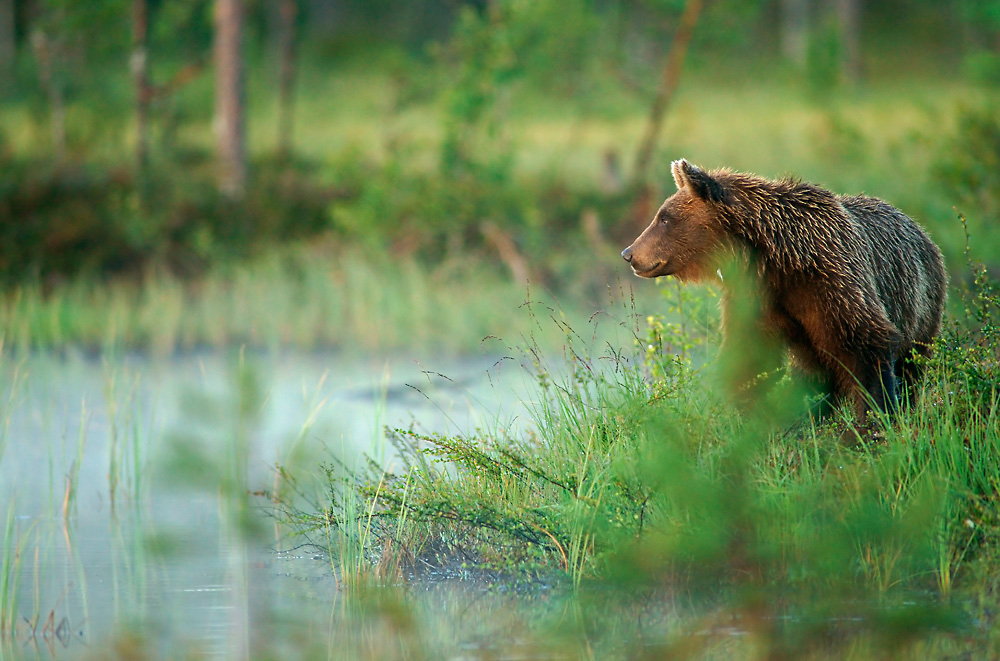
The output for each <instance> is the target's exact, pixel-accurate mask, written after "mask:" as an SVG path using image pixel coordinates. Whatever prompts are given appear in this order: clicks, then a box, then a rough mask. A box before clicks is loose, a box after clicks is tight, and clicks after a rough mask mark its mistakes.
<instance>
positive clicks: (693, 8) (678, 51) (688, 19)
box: [632, 0, 703, 185]
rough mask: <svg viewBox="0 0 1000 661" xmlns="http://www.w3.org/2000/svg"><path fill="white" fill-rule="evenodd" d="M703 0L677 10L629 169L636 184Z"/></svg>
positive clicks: (647, 161) (641, 179)
mask: <svg viewBox="0 0 1000 661" xmlns="http://www.w3.org/2000/svg"><path fill="white" fill-rule="evenodd" d="M702 4H703V0H687V2H686V3H685V5H684V13H682V14H681V19H680V23H679V24H678V25H677V32H676V33H675V34H674V41H673V43H672V44H670V52H669V53H668V54H667V60H666V62H665V63H664V65H663V75H662V77H661V78H660V87H659V89H658V90H657V92H656V98H655V99H654V100H653V107H652V109H651V110H650V113H649V123H648V124H647V125H646V133H645V136H644V137H643V140H642V142H640V143H639V152H638V154H637V155H636V159H635V171H634V172H633V173H632V181H633V182H634V183H635V184H637V185H644V184H645V183H646V175H647V172H648V170H649V164H650V161H651V160H652V158H653V149H654V148H655V147H656V139H657V138H658V137H659V135H660V128H661V127H662V126H663V117H664V115H665V114H666V111H667V108H668V107H669V105H670V101H671V100H672V99H673V96H674V92H676V91H677V85H678V83H680V79H681V70H682V69H683V67H684V58H685V57H686V56H687V51H688V46H689V45H690V43H691V35H692V34H693V33H694V26H695V25H696V24H697V23H698V16H699V15H700V14H701V7H702Z"/></svg>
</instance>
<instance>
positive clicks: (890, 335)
mask: <svg viewBox="0 0 1000 661" xmlns="http://www.w3.org/2000/svg"><path fill="white" fill-rule="evenodd" d="M671 171H672V173H673V177H674V182H675V183H676V185H677V192H676V193H675V194H674V195H672V196H671V197H669V198H667V200H666V201H665V202H664V203H663V205H662V206H661V207H660V208H659V210H658V211H657V212H656V214H655V215H654V217H653V220H652V222H651V223H650V224H649V226H648V227H647V228H646V229H645V230H644V231H643V232H642V234H640V235H639V237H638V238H637V239H635V241H633V242H632V244H631V245H630V246H629V247H627V248H625V250H623V251H622V253H621V254H622V257H623V258H624V259H625V261H627V262H628V263H629V265H630V266H631V267H632V271H633V272H634V273H635V275H637V276H639V277H642V278H657V277H661V276H673V277H675V278H678V279H679V280H681V281H685V282H697V281H706V280H713V281H718V280H719V279H721V287H722V293H723V296H722V331H723V346H724V347H725V346H727V344H729V343H730V342H733V341H734V340H733V339H730V338H731V337H732V335H733V332H734V330H733V328H731V326H733V325H734V324H733V321H732V317H733V312H734V306H736V305H737V304H738V303H740V301H738V300H737V299H736V297H737V296H740V297H745V296H747V291H752V292H754V294H752V295H753V296H755V297H756V299H757V300H756V305H757V311H756V313H755V314H754V316H753V319H752V324H753V325H754V326H756V329H755V330H756V331H757V332H759V333H760V335H758V337H760V338H765V339H767V338H777V339H778V340H779V341H780V342H781V344H782V345H783V346H784V347H787V348H788V349H789V350H790V353H791V356H792V360H793V363H795V364H796V365H797V366H798V367H801V368H803V369H804V370H805V371H806V372H807V373H812V374H814V375H816V376H817V377H818V378H819V379H820V381H821V385H822V386H823V387H824V388H825V389H826V390H827V391H828V392H829V393H830V394H831V395H832V403H834V404H837V403H840V402H847V403H850V404H853V406H854V411H855V415H856V416H857V417H858V419H859V420H860V421H861V422H862V424H863V423H864V421H865V420H866V418H867V415H868V414H869V412H870V411H871V410H872V406H871V405H872V404H874V406H875V407H876V408H877V409H878V410H879V411H881V412H882V413H885V414H892V413H894V412H895V411H896V409H897V407H898V404H899V401H900V397H901V393H900V389H901V388H905V387H908V386H912V385H913V384H914V383H915V382H916V381H917V379H918V378H919V376H920V368H921V361H913V360H912V357H913V352H916V353H917V354H920V355H922V356H928V355H929V354H930V351H931V348H932V346H933V341H934V338H935V336H936V335H937V334H938V332H939V330H940V328H941V320H942V315H943V313H944V305H945V298H946V289H947V284H948V277H947V273H946V271H945V265H944V259H943V257H942V255H941V251H940V250H939V249H938V247H937V246H936V245H935V244H934V242H933V241H931V239H930V237H929V236H928V235H927V233H926V232H925V231H924V230H923V229H922V228H921V227H920V226H919V225H918V224H917V223H916V222H914V221H913V220H912V219H910V218H909V217H908V216H906V215H905V214H903V213H902V212H901V211H899V210H898V209H896V208H895V207H893V206H891V205H889V204H888V203H886V202H883V201H882V200H880V199H877V198H874V197H868V196H865V195H855V196H847V195H838V194H836V193H833V192H831V191H828V190H825V189H823V188H821V187H819V186H815V185H813V184H809V183H804V182H802V181H800V180H797V179H790V178H786V179H782V180H779V181H772V180H768V179H764V178H761V177H758V176H755V175H752V174H745V173H738V172H733V171H731V170H728V169H720V170H711V171H706V170H703V169H701V168H699V167H697V166H695V165H692V164H691V163H689V162H688V161H686V160H684V159H681V160H678V161H674V162H673V163H672V164H671ZM740 272H742V275H749V277H750V289H749V290H740V289H739V287H738V285H737V283H738V282H739V281H740V278H741V273H740ZM727 276H732V277H727ZM765 344H766V342H765Z"/></svg>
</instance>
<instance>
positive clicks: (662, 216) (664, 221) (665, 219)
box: [657, 211, 670, 225]
mask: <svg viewBox="0 0 1000 661" xmlns="http://www.w3.org/2000/svg"><path fill="white" fill-rule="evenodd" d="M657 220H658V221H659V222H660V224H661V225H666V224H667V222H669V220H670V217H669V216H667V214H666V212H663V211H661V212H660V215H659V217H658V218H657Z"/></svg>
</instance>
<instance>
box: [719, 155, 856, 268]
mask: <svg viewBox="0 0 1000 661" xmlns="http://www.w3.org/2000/svg"><path fill="white" fill-rule="evenodd" d="M712 177H713V178H715V179H716V180H717V181H718V182H719V183H720V184H721V185H722V187H723V190H724V192H725V196H724V198H723V200H722V201H721V202H713V203H711V204H713V205H714V206H715V208H716V210H717V212H718V218H719V221H720V222H721V223H722V225H723V227H724V228H725V229H726V230H727V232H728V233H729V234H730V235H731V236H733V237H734V238H736V239H737V241H738V242H739V243H742V244H743V245H744V246H745V247H746V248H749V249H750V251H751V252H752V253H753V255H754V256H756V257H757V258H758V259H759V260H761V262H762V264H761V266H762V267H763V268H764V269H765V270H766V269H768V268H776V269H779V270H781V271H783V272H786V273H787V272H790V271H804V270H809V269H810V268H813V267H815V265H816V263H817V258H818V256H819V255H818V253H819V252H821V251H822V250H823V248H820V246H819V244H818V242H817V239H822V240H823V243H824V244H825V245H826V246H830V245H833V244H836V243H838V242H839V241H841V240H843V237H844V236H845V234H846V235H847V236H848V237H850V236H857V230H856V228H854V226H853V223H852V222H851V220H850V217H849V216H848V214H847V212H846V211H845V210H844V207H843V205H842V204H841V202H840V197H839V196H838V195H836V194H834V193H831V192H830V191H828V190H825V189H823V188H820V187H818V186H814V185H812V184H808V183H803V182H801V181H797V180H794V179H782V180H780V181H770V180H768V179H763V178H761V177H756V176H753V175H749V174H742V173H734V172H731V171H729V170H716V171H714V172H712ZM776 220H777V222H776ZM803 221H806V222H803ZM827 249H828V248H827Z"/></svg>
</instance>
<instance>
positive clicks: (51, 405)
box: [0, 0, 1000, 658]
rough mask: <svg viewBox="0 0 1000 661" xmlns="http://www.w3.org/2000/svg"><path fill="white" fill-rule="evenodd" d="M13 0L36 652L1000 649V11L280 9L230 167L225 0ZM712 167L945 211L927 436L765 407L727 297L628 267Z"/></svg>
mask: <svg viewBox="0 0 1000 661" xmlns="http://www.w3.org/2000/svg"><path fill="white" fill-rule="evenodd" d="M10 4H12V5H13V6H14V7H15V9H16V11H15V16H16V18H17V20H16V21H15V22H14V33H13V34H14V46H16V48H15V49H14V56H13V59H11V60H9V61H10V62H14V65H12V66H10V67H9V68H8V69H4V70H3V71H0V77H2V78H3V81H4V82H3V84H2V85H0V282H2V291H0V503H3V504H4V507H3V508H0V527H2V529H3V531H4V535H3V545H2V547H0V551H2V554H0V656H7V655H8V654H10V655H11V656H37V655H49V656H55V657H57V658H63V657H70V656H74V657H88V656H91V655H98V656H103V655H104V654H105V653H114V654H118V655H120V656H123V657H126V656H153V657H176V656H193V657H205V656H223V657H233V658H235V657H241V656H254V657H259V658H268V657H280V658H295V657H303V658H310V657H315V656H327V657H331V658H425V657H426V658H438V657H441V656H448V655H452V656H455V655H465V656H472V657H490V656H511V655H517V656H524V657H535V656H546V657H552V656H556V657H560V658H562V657H568V658H577V657H583V658H609V657H611V658H613V657H642V656H648V657H662V656H664V655H672V656H679V657H687V656H690V657H709V658H711V657H720V658H733V657H774V658H802V657H808V656H813V657H826V656H844V657H849V658H883V657H885V656H886V655H892V654H896V655H901V654H909V655H914V656H919V657H921V658H924V657H927V658H934V657H937V658H949V657H954V656H962V655H965V656H974V657H978V656H985V657H988V656H995V655H997V654H998V650H1000V640H998V639H997V634H996V631H997V630H1000V627H997V626H996V625H997V623H996V615H995V612H996V606H997V602H998V599H1000V597H998V591H997V590H998V586H997V576H1000V572H998V571H997V570H998V567H1000V557H998V555H997V552H996V547H997V540H998V533H1000V508H998V489H1000V463H998V462H1000V459H998V457H1000V420H998V416H1000V412H998V404H1000V371H998V369H1000V368H998V365H1000V337H998V333H1000V325H998V320H1000V284H998V280H997V277H998V273H1000V271H998V269H1000V262H998V261H997V259H998V258H997V255H998V254H1000V252H998V251H997V250H996V248H997V246H1000V233H998V232H1000V230H998V225H997V223H996V222H995V221H996V216H997V213H998V210H1000V192H998V191H1000V185H998V181H997V174H996V173H997V172H998V171H1000V170H998V168H997V167H996V165H997V159H998V154H1000V121H998V119H997V117H998V116H1000V115H998V113H997V108H998V107H1000V99H998V98H997V94H996V89H995V85H996V80H997V78H996V71H997V68H996V62H997V56H996V54H995V52H994V50H991V49H992V48H993V46H994V45H995V44H996V43H1000V41H997V40H996V29H997V28H996V24H995V15H994V14H993V13H990V11H985V10H983V7H986V8H987V10H988V9H989V7H987V5H989V4H990V3H986V4H985V5H984V4H982V3H972V2H963V1H956V2H954V3H936V2H934V3H931V2H922V1H921V0H895V1H894V2H883V1H876V0H867V1H865V2H861V1H860V0H856V1H855V2H853V3H851V2H845V3H831V7H833V6H834V4H835V5H836V6H837V7H848V6H854V7H856V8H860V10H859V11H860V13H859V14H857V15H855V20H860V21H861V23H860V28H859V31H858V35H860V40H859V41H857V42H856V43H853V42H852V40H851V39H852V38H853V37H852V38H848V37H849V36H850V35H848V33H847V32H845V28H844V25H842V23H840V22H838V21H840V20H841V19H843V18H844V16H841V15H839V14H837V13H836V12H833V10H832V9H831V10H828V9H827V8H826V4H827V3H797V2H782V3H778V2H771V1H766V0H759V1H757V0H755V1H754V2H744V1H742V0H740V1H736V0H733V1H730V0H716V1H714V2H705V3H698V2H692V1H688V2H656V3H654V2H631V1H624V2H593V3H592V2H570V3H563V2H533V3H519V2H492V3H485V4H484V3H458V4H457V5H455V4H454V3H428V5H427V6H428V7H431V8H432V9H434V11H431V10H430V9H429V10H428V11H427V12H425V13H423V12H421V11H420V10H418V9H417V8H416V7H417V3H401V2H385V3H355V2H344V3H322V2H314V3H296V2H287V1H282V2H275V3H265V2H260V3H247V5H246V9H247V14H246V17H247V19H248V20H247V21H246V23H245V25H244V26H243V27H244V29H245V30H246V36H247V41H246V48H245V51H244V53H243V55H244V58H245V62H244V64H245V65H246V72H247V77H246V81H245V82H246V95H245V98H246V100H247V105H246V107H245V108H244V109H243V110H244V112H245V120H246V122H245V126H246V135H245V138H246V144H245V147H246V150H245V153H246V156H247V159H246V171H245V176H246V181H245V183H244V185H243V186H239V185H237V186H235V187H234V185H233V182H232V181H231V180H227V181H226V182H221V181H220V176H219V168H220V161H221V159H220V157H219V154H218V152H219V150H220V147H219V145H218V144H217V142H216V136H215V135H214V134H213V131H212V126H213V121H214V119H213V112H212V108H213V105H214V103H215V98H216V96H215V95H216V87H215V85H216V84H215V83H214V82H213V79H212V77H211V76H210V75H208V70H214V67H217V66H221V65H220V64H218V63H216V64H214V65H211V66H209V65H208V59H209V58H208V55H209V51H210V46H211V43H212V36H213V32H214V30H215V27H214V25H213V23H212V19H211V15H212V14H211V9H212V8H213V6H214V3H211V2H201V1H188V0H185V1H184V2H170V3H166V2H144V1H143V0H136V2H134V3H132V4H133V6H132V7H131V9H133V10H136V9H137V8H138V9H141V8H143V7H145V9H146V10H148V13H147V14H146V15H145V16H146V19H145V20H147V21H148V25H146V27H147V28H148V32H146V33H142V31H141V30H139V31H137V32H134V33H133V37H134V39H133V40H132V41H131V42H127V40H125V39H122V38H120V36H119V35H120V34H122V35H124V34H127V31H124V32H123V31H121V30H118V31H116V29H115V28H116V27H121V26H122V25H126V24H128V22H129V21H132V20H138V18H139V17H141V16H143V14H141V13H133V14H130V13H129V11H128V9H129V8H128V7H126V6H125V5H126V4H128V3H123V2H115V1H112V0H102V1H101V2H95V3H87V6H90V7H91V9H92V10H93V11H91V12H90V13H87V12H83V13H81V8H82V7H83V6H84V5H83V4H80V5H77V4H76V3H64V2H49V1H48V0H45V1H41V0H40V1H38V2H22V1H21V0H16V1H15V2H13V3H5V2H2V1H0V13H2V12H3V10H4V8H6V7H7V6H8V5H10ZM801 4H811V5H813V6H814V12H813V14H812V15H811V16H812V18H810V19H809V22H808V24H807V28H804V30H805V31H804V32H802V34H801V35H800V36H801V37H803V38H806V42H804V43H807V44H811V45H809V46H808V48H805V50H801V51H800V50H796V48H794V47H793V46H794V43H792V42H789V43H787V44H786V43H785V42H783V41H781V39H784V38H785V37H781V36H780V35H779V34H778V32H777V30H776V28H775V26H776V25H779V24H783V25H784V23H782V21H783V20H785V19H788V20H790V17H789V16H787V15H785V14H784V13H783V12H785V11H788V10H789V8H793V7H794V6H798V5H801ZM334 6H336V7H339V8H340V11H341V13H339V14H338V13H336V12H334V13H333V14H331V13H330V11H331V7H334ZM29 7H30V8H33V9H32V11H30V12H29V11H27V9H26V8H29ZM289 7H293V8H296V7H297V8H298V10H299V12H298V17H299V18H298V19H297V22H296V23H294V25H295V26H296V27H297V29H298V30H299V32H298V37H295V38H294V39H293V42H292V43H293V45H297V51H296V52H297V58H296V59H295V60H294V74H295V76H294V78H293V81H294V84H292V83H288V82H287V79H286V78H285V74H283V73H280V72H281V71H282V70H283V67H285V66H291V65H290V64H289V60H288V59H287V58H286V56H285V55H284V54H283V53H286V52H287V48H288V42H287V40H286V37H287V34H288V33H287V32H282V30H285V29H287V27H288V23H287V22H282V21H284V20H285V19H282V20H280V21H279V20H278V18H277V17H280V16H285V18H286V19H287V15H285V14H282V11H285V12H287V11H288V8H289ZM282 8H284V9H282ZM97 10H100V11H97ZM438 10H439V11H438ZM984 11H985V13H984ZM294 15H295V14H294V12H293V14H292V16H294ZM331 17H333V18H339V19H341V22H340V23H337V22H336V21H334V23H333V24H331V22H330V21H331V20H332V18H331ZM859 17H860V18H859ZM901 17H902V18H901ZM991 21H993V22H991ZM688 23H691V25H693V28H692V32H691V33H690V34H687V35H686V36H684V37H683V39H681V38H680V36H681V35H680V33H678V40H673V35H674V34H675V30H678V26H679V25H682V24H688ZM3 25H4V24H3V22H2V21H0V51H3V52H7V51H4V50H3V49H4V44H5V43H7V42H5V41H4V34H2V32H3ZM941 25H945V26H949V29H945V30H942V29H941ZM557 26H558V27H557ZM689 27H690V26H689ZM785 27H786V28H788V27H789V25H785ZM279 33H280V34H282V35H286V36H283V37H281V39H277V35H279ZM292 34H293V35H294V34H295V33H294V32H293V33H292ZM33 35H40V36H33ZM102 35H108V36H107V37H106V38H104V37H102ZM177 35H182V36H181V37H178V36H177ZM956 35H961V36H962V37H961V39H960V38H959V36H956ZM855 36H857V35H855ZM272 38H274V39H275V40H274V41H272ZM684 40H688V41H687V42H686V43H685V47H686V48H687V52H686V56H687V57H686V60H685V59H684V58H683V57H682V58H681V62H682V63H683V66H682V67H680V68H679V69H677V68H676V67H675V69H670V68H669V67H668V66H667V64H668V63H670V62H674V63H676V62H677V57H678V55H676V54H674V55H672V54H671V50H672V46H671V44H672V43H673V42H674V41H684ZM793 42H794V40H793ZM779 43H780V44H784V46H779ZM796 43H797V42H796ZM143 44H145V46H144V47H145V48H146V50H145V51H144V52H145V54H146V55H148V58H149V59H148V60H147V61H146V62H147V63H148V64H149V68H148V69H147V70H145V72H144V73H143V72H142V70H141V69H136V68H133V69H131V70H130V69H129V67H128V66H126V64H125V62H126V61H127V60H128V59H129V58H130V57H131V58H132V62H133V64H135V63H136V62H137V61H138V60H137V59H136V58H135V57H134V56H135V55H136V53H137V52H138V51H137V50H136V49H137V48H138V47H139V46H141V45H143ZM852 44H853V45H852ZM785 46H787V49H786V48H785ZM275 48H277V50H275ZM6 62H8V60H6V59H2V58H0V63H6ZM4 66H6V64H4ZM670 66H674V65H670ZM670 71H673V73H672V74H670ZM137 72H138V73H142V75H141V76H140V75H137ZM678 72H680V73H682V75H681V76H680V77H679V78H675V79H672V80H666V79H665V78H663V80H665V82H664V83H662V84H661V83H658V81H660V80H661V75H664V74H669V75H675V76H676V75H677V74H678ZM286 73H287V72H286ZM669 75H667V76H666V78H669ZM143 76H144V77H145V78H143ZM143 80H145V82H143ZM281 81H286V82H281ZM144 85H145V86H146V87H143V86H144ZM289 85H290V87H288V86H289ZM658 85H660V86H659V87H658ZM279 89H284V90H287V89H292V90H294V94H292V95H291V96H290V97H289V96H287V95H286V93H285V92H279ZM142 90H145V93H144V92H142ZM143 94H148V96H143ZM139 99H145V100H146V101H148V102H149V103H148V105H146V106H143V105H142V104H141V103H137V100H139ZM658 99H661V100H664V99H665V101H663V102H662V105H663V106H664V114H663V115H662V117H661V118H660V121H661V123H660V124H659V126H658V133H657V132H655V131H654V132H653V133H654V135H655V140H654V142H653V143H651V144H652V145H653V146H652V149H651V151H650V152H649V157H648V162H645V163H643V164H642V165H641V167H640V163H639V161H642V160H643V159H640V158H639V154H640V153H641V152H642V151H643V148H644V147H647V146H648V144H647V141H648V136H649V135H650V125H651V118H650V114H651V109H652V108H654V107H656V106H657V105H659V104H660V103H661V101H658ZM289 108H291V110H289ZM289 113H290V114H289ZM289 117H291V118H293V119H294V122H293V123H291V124H289V119H288V118H289ZM279 127H280V128H279ZM230 146H232V145H230ZM140 147H141V149H140ZM237 151H238V150H237ZM229 153H230V154H232V153H233V152H229ZM679 157H686V158H689V159H691V160H692V161H695V162H698V163H700V164H703V165H705V166H707V167H722V166H728V167H732V168H734V169H739V170H746V171H753V172H755V173H757V174H760V175H762V176H766V177H769V178H780V177H782V176H786V175H791V176H797V177H801V178H803V179H805V180H808V181H813V182H816V183H818V184H821V185H823V186H824V187H826V188H829V189H831V190H834V191H837V192H842V193H861V192H864V193H867V194H870V195H875V196H878V197H881V198H885V199H886V200H888V201H890V202H892V204H893V205H895V206H897V207H898V208H900V209H902V210H904V211H905V212H906V213H907V214H908V215H910V216H912V217H913V218H914V219H916V220H917V221H918V222H920V223H921V224H922V225H923V226H924V227H926V228H927V230H928V232H929V233H930V234H931V236H932V237H933V238H934V240H935V242H936V243H937V244H938V245H940V246H941V248H942V251H943V252H944V254H945V258H946V261H947V265H948V269H949V273H950V277H951V285H950V288H949V308H948V312H947V315H946V323H945V330H944V332H943V333H942V335H941V337H940V339H939V342H938V344H937V347H936V351H935V353H934V355H933V357H932V358H931V359H930V360H929V361H928V364H927V365H926V378H925V379H924V380H923V381H922V382H921V384H920V387H919V388H918V389H917V390H916V391H914V392H911V393H909V397H908V400H907V401H906V402H905V404H904V406H903V407H902V408H901V410H900V412H899V413H898V415H897V416H895V417H894V418H892V419H889V418H884V417H880V416H875V417H874V419H873V420H871V421H869V422H868V423H867V424H865V425H861V424H859V422H860V421H857V420H853V419H852V418H851V414H850V413H849V412H847V411H839V410H838V411H835V412H834V413H832V414H831V415H829V416H827V417H825V418H822V419H818V418H817V417H816V416H813V415H811V414H810V411H811V409H810V405H811V404H812V403H813V400H812V399H810V398H811V397H813V393H812V392H811V391H809V390H808V389H807V388H804V387H803V384H802V382H801V381H800V380H799V379H798V378H797V376H796V374H795V373H794V371H792V370H787V369H783V370H780V371H779V373H778V374H773V375H769V376H768V378H769V380H770V381H771V383H772V386H771V387H770V388H768V389H765V390H763V391H762V393H761V396H760V398H759V399H758V400H754V402H753V405H752V406H745V405H744V406H742V407H741V406H739V405H736V404H734V402H733V401H732V400H731V399H730V398H729V396H728V395H727V394H726V393H728V392H730V391H732V390H733V387H734V386H733V384H732V383H730V382H729V381H728V379H727V375H728V374H733V373H738V372H739V369H738V367H737V366H734V364H733V361H736V362H737V363H738V362H739V360H740V359H741V357H745V356H741V353H742V354H750V353H752V351H753V349H754V344H753V343H752V342H753V340H752V338H747V339H746V340H743V341H740V342H737V343H735V345H736V348H737V349H739V350H738V351H736V352H733V351H730V352H728V353H727V352H725V351H723V352H722V354H721V355H720V353H719V344H720V338H719V333H718V330H717V329H718V322H719V319H718V316H719V312H718V307H719V306H718V294H717V292H716V291H715V290H713V289H712V288H711V287H702V286H698V287H686V286H681V285H679V284H678V283H675V282H672V281H666V282H656V283H652V282H644V281H638V280H634V279H633V278H632V276H631V275H630V274H629V273H628V269H627V265H625V264H624V263H623V262H621V258H620V257H619V251H620V250H621V248H623V247H624V246H625V245H627V243H628V241H630V240H631V239H632V238H633V237H634V236H635V234H636V233H637V231H638V230H639V229H640V228H641V227H642V226H644V225H645V224H647V223H648V221H649V218H650V215H651V213H652V211H653V209H654V208H655V206H656V205H657V204H658V203H659V201H660V200H662V198H663V197H665V196H667V195H669V194H670V193H672V192H673V191H672V188H673V184H672V182H671V177H670V172H669V163H670V161H671V160H673V159H675V158H679ZM640 171H641V176H640V175H639V174H638V173H639V172H640ZM730 348H732V347H730ZM845 439H846V440H847V441H848V442H847V443H845V442H844V441H845Z"/></svg>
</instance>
